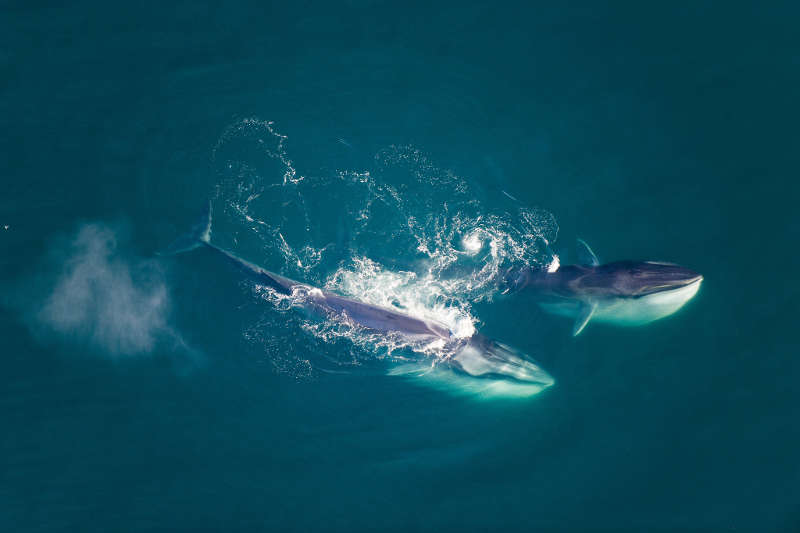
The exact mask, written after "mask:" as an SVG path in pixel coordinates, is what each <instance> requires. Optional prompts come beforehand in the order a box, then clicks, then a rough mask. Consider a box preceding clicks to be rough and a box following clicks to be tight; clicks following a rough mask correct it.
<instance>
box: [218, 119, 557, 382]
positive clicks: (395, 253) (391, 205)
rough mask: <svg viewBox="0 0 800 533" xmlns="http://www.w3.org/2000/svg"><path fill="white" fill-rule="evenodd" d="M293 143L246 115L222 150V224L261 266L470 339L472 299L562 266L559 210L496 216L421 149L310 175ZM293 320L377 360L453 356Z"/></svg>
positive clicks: (351, 328)
mask: <svg viewBox="0 0 800 533" xmlns="http://www.w3.org/2000/svg"><path fill="white" fill-rule="evenodd" d="M287 141H288V140H287V138H286V136H284V135H282V134H280V133H278V132H277V131H276V130H275V129H274V125H273V124H272V123H271V122H266V121H260V120H256V119H246V120H243V121H240V122H238V123H236V124H234V125H233V126H231V127H230V128H228V129H227V130H226V132H225V133H224V134H223V135H222V137H221V138H220V141H219V142H218V143H217V146H216V147H215V150H214V158H215V161H216V162H217V164H218V165H219V166H218V168H219V172H220V175H221V176H222V179H221V181H220V183H219V186H218V190H217V196H216V198H215V203H216V204H219V208H218V209H216V210H215V212H216V211H220V212H222V213H223V215H224V217H223V218H227V220H222V221H221V222H220V224H222V225H225V224H227V225H228V227H227V229H226V230H225V231H226V232H227V233H229V234H230V235H232V236H233V238H234V239H235V240H236V242H237V243H238V244H239V247H240V248H247V249H250V250H257V251H258V252H259V253H261V254H262V255H263V260H262V261H259V258H258V257H254V258H253V259H254V260H255V261H256V262H260V263H261V264H263V265H264V266H265V267H266V268H268V269H270V270H275V271H279V272H280V273H281V274H283V275H285V276H288V277H290V278H294V279H297V280H299V281H302V282H304V283H308V284H310V285H316V286H321V287H323V288H324V289H325V290H329V291H332V292H335V293H338V294H341V295H344V296H347V297H351V298H355V299H358V300H361V301H364V302H367V303H370V304H374V305H379V306H383V307H387V308H392V309H395V310H398V311H401V312H404V313H407V314H409V315H412V316H415V317H420V318H424V319H427V320H432V321H436V322H439V323H441V324H444V325H446V326H447V327H448V328H449V329H450V330H451V332H452V333H453V335H454V336H455V337H456V338H467V337H470V336H471V335H473V334H474V333H475V331H476V328H477V326H478V325H479V320H478V318H477V317H476V316H475V315H474V313H473V311H472V306H473V304H474V303H475V302H477V301H481V300H490V299H491V298H493V297H494V295H495V294H497V292H498V289H497V287H498V282H499V281H500V279H501V277H502V275H503V273H504V272H505V271H506V270H507V269H508V268H510V267H519V266H524V265H533V266H537V265H538V266H541V267H542V268H546V267H547V266H548V265H549V266H552V265H557V261H558V259H557V257H555V256H554V255H553V254H552V252H551V250H550V246H549V244H550V242H553V241H554V240H555V238H556V234H557V231H558V227H557V225H556V223H555V220H554V219H553V217H552V215H551V214H550V213H548V212H546V211H543V210H540V209H530V208H518V207H516V206H515V207H514V208H513V210H512V211H510V212H509V211H505V210H503V209H494V210H493V209H489V208H487V207H485V206H483V205H482V204H481V202H480V201H479V200H478V199H477V198H478V194H477V193H475V192H474V191H473V188H472V186H471V185H470V184H469V182H468V180H466V179H464V178H462V177H460V176H458V175H456V174H455V173H453V172H452V171H449V170H447V169H442V168H440V167H438V166H437V165H436V164H435V163H433V162H432V161H431V159H430V158H428V157H427V156H426V155H425V154H424V153H423V152H422V151H420V150H418V149H416V148H414V147H412V146H390V147H387V148H385V149H383V150H380V151H379V152H378V153H377V154H376V155H375V157H374V160H373V162H372V168H369V169H356V170H353V169H347V170H337V171H335V172H332V173H321V174H322V175H321V176H312V175H311V174H310V173H307V172H302V173H301V172H300V171H298V170H297V169H296V168H295V166H294V163H293V162H292V159H291V158H290V157H289V156H288V153H287ZM218 218H220V217H218ZM215 224H217V219H215ZM215 229H216V228H215ZM222 233H223V231H216V233H215V235H220V234H222ZM223 238H224V237H223ZM221 244H222V245H223V246H224V245H225V244H226V243H225V242H222V243H221ZM255 292H256V293H257V294H258V295H259V296H260V297H261V298H264V299H265V300H267V301H269V302H270V303H271V304H272V306H274V309H278V310H279V311H288V310H290V309H296V308H300V307H302V297H303V295H292V296H287V295H282V294H280V293H277V292H276V291H274V290H271V289H269V288H266V287H257V288H256V289H255ZM271 312H274V310H273V311H271ZM293 316H296V317H297V318H292V319H291V320H293V321H296V322H297V324H298V326H299V327H300V329H301V330H303V331H305V332H306V333H309V334H311V336H312V337H313V338H315V339H320V340H323V341H325V342H336V341H337V340H343V339H344V340H347V341H348V342H350V343H352V345H354V346H356V347H358V350H360V352H359V353H360V354H367V356H371V357H374V356H375V355H376V354H387V353H388V354H392V355H393V356H395V357H406V355H407V353H408V349H410V350H411V351H413V352H416V353H422V354H425V355H428V356H433V358H434V360H435V359H439V358H447V357H449V356H450V355H451V351H452V349H453V346H449V345H447V343H435V344H431V343H428V344H425V345H414V342H413V341H412V340H409V339H404V338H402V337H400V336H392V335H383V334H381V335H376V334H375V333H372V332H370V331H368V330H365V329H364V328H361V327H359V326H358V325H356V324H349V323H347V321H346V320H343V321H342V320H339V321H319V320H315V319H313V318H311V317H307V316H305V315H303V314H302V313H299V314H298V313H295V314H294V315H293ZM249 335H253V333H252V331H251V332H250V333H249ZM254 337H257V335H255V336H254ZM359 357H360V355H357V356H355V360H358V359H359ZM290 366H291V365H290Z"/></svg>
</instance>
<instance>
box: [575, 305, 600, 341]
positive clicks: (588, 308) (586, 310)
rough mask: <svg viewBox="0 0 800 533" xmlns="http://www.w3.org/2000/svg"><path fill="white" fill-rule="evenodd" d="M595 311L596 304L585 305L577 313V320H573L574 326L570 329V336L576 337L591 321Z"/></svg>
mask: <svg viewBox="0 0 800 533" xmlns="http://www.w3.org/2000/svg"><path fill="white" fill-rule="evenodd" d="M595 309H597V303H594V302H592V303H585V304H583V305H582V306H581V308H580V310H579V311H578V318H576V319H575V325H574V326H573V327H572V336H573V337H577V336H578V334H579V333H580V332H581V331H583V328H585V327H586V324H588V323H589V320H591V318H592V315H593V314H594V310H595Z"/></svg>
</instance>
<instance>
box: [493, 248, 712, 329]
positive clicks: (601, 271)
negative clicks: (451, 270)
mask: <svg viewBox="0 0 800 533" xmlns="http://www.w3.org/2000/svg"><path fill="white" fill-rule="evenodd" d="M578 257H579V261H580V264H577V265H565V266H559V265H558V263H557V262H556V263H555V264H554V267H553V268H551V269H547V270H536V269H533V268H530V267H525V268H522V269H517V270H510V271H509V272H507V274H506V279H505V290H504V293H511V292H513V293H532V294H534V295H535V297H536V298H537V299H538V300H539V302H538V303H539V305H540V306H541V307H542V308H543V309H544V310H545V311H548V312H551V313H554V314H559V315H564V316H571V317H574V318H575V323H574V326H573V329H572V334H573V336H576V335H578V334H579V333H580V332H581V331H583V329H584V328H585V327H586V325H587V324H588V323H589V321H590V320H595V321H598V322H607V323H612V324H617V325H627V326H634V325H641V324H647V323H649V322H652V321H654V320H658V319H660V318H664V317H666V316H669V315H671V314H673V313H675V312H676V311H677V310H678V309H680V308H681V307H683V306H684V305H685V304H686V302H688V301H689V300H691V299H692V298H693V297H694V296H695V294H697V291H698V290H699V289H700V284H701V283H702V281H703V276H702V275H700V274H698V273H697V272H694V271H693V270H690V269H688V268H685V267H682V266H680V265H676V264H674V263H664V262H658V261H615V262H612V263H605V264H601V263H600V261H599V260H598V259H597V256H596V255H595V254H594V252H593V251H592V249H591V248H590V247H589V245H588V244H586V243H585V242H584V241H582V240H580V239H578Z"/></svg>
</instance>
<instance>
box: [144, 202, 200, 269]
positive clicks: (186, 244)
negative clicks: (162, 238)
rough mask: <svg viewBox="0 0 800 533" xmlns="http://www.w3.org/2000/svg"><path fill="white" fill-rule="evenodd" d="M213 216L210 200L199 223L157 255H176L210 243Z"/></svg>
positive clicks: (198, 220)
mask: <svg viewBox="0 0 800 533" xmlns="http://www.w3.org/2000/svg"><path fill="white" fill-rule="evenodd" d="M211 215H212V210H211V200H209V201H208V202H206V204H205V208H204V209H203V212H202V213H201V215H200V216H199V217H198V219H197V221H196V222H195V223H194V224H193V225H192V229H191V230H189V231H188V232H186V233H184V234H183V235H180V236H179V237H178V238H177V239H175V240H174V241H173V242H172V244H170V245H169V246H167V247H166V248H165V249H164V250H161V251H160V252H157V254H156V255H161V256H169V255H176V254H180V253H183V252H188V251H190V250H194V249H195V248H198V247H200V246H202V245H203V244H207V243H209V242H210V241H211Z"/></svg>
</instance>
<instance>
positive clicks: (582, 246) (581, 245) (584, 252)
mask: <svg viewBox="0 0 800 533" xmlns="http://www.w3.org/2000/svg"><path fill="white" fill-rule="evenodd" d="M577 249H578V262H579V263H580V264H582V265H586V266H593V267H594V266H597V265H599V264H600V261H598V259H597V256H596V255H594V252H593V251H592V249H591V248H589V245H588V244H586V241H584V240H583V239H578V245H577Z"/></svg>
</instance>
